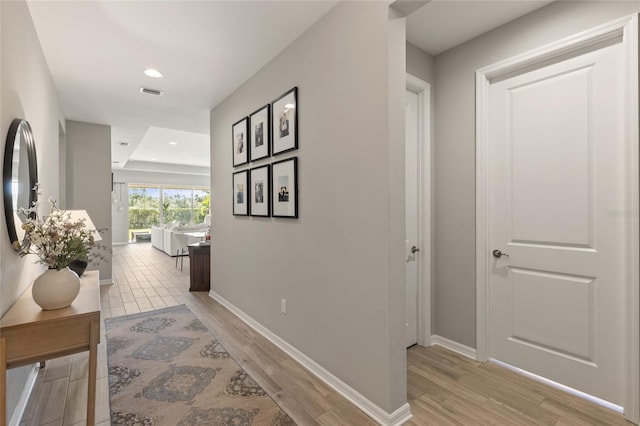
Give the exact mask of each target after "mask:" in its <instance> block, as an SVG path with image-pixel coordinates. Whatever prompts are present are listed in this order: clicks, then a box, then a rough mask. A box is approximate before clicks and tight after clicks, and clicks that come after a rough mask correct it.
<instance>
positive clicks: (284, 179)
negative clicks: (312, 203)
mask: <svg viewBox="0 0 640 426" xmlns="http://www.w3.org/2000/svg"><path fill="white" fill-rule="evenodd" d="M271 215H272V216H273V217H292V218H297V217H298V158H297V157H293V158H288V159H286V160H282V161H277V162H275V163H273V164H272V165H271Z"/></svg>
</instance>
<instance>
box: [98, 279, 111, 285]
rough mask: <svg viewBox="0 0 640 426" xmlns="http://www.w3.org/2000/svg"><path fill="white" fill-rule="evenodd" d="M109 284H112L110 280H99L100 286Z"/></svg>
mask: <svg viewBox="0 0 640 426" xmlns="http://www.w3.org/2000/svg"><path fill="white" fill-rule="evenodd" d="M109 284H113V280H112V279H111V278H108V279H106V280H100V285H109Z"/></svg>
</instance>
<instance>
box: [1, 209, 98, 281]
mask: <svg viewBox="0 0 640 426" xmlns="http://www.w3.org/2000/svg"><path fill="white" fill-rule="evenodd" d="M49 203H50V205H51V212H50V214H49V215H48V216H46V217H44V218H39V217H37V215H34V214H33V212H35V211H36V208H37V205H36V206H34V207H32V208H30V209H27V213H29V214H27V217H28V218H29V219H27V220H26V222H24V223H23V224H22V229H23V230H24V231H25V238H26V241H25V244H23V245H22V246H21V245H20V242H18V241H17V242H15V243H14V247H15V248H16V250H18V251H19V254H20V256H26V255H28V254H34V255H36V256H38V257H39V258H40V260H39V261H38V262H39V263H42V264H45V265H47V266H48V267H49V269H63V268H65V267H67V266H68V265H69V263H70V262H72V261H74V260H78V259H87V260H93V261H94V262H96V263H99V261H101V260H104V259H105V256H104V255H103V254H102V251H104V247H102V246H101V245H100V244H98V243H97V242H96V241H95V239H94V235H93V233H94V232H95V231H98V230H93V229H88V228H87V225H86V224H85V220H84V219H78V220H73V219H72V218H71V213H69V212H66V211H64V210H60V209H58V208H57V207H56V200H55V199H53V198H50V199H49ZM92 248H98V249H100V250H98V251H95V250H94V251H91V249H92Z"/></svg>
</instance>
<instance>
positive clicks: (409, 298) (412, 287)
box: [405, 90, 420, 347]
mask: <svg viewBox="0 0 640 426" xmlns="http://www.w3.org/2000/svg"><path fill="white" fill-rule="evenodd" d="M406 93H407V94H406V119H405V139H406V144H405V156H406V164H405V173H406V176H405V203H406V208H405V227H406V233H405V235H406V242H405V247H406V251H405V268H406V271H405V279H406V313H407V318H406V320H407V321H406V328H407V340H406V343H407V347H409V346H411V345H415V344H416V343H417V342H418V261H419V256H418V254H419V252H418V251H416V249H418V217H419V214H418V158H419V156H418V152H419V150H418V126H419V123H420V122H419V116H418V114H419V108H418V95H417V94H416V93H414V92H412V91H410V90H407V91H406ZM414 247H415V248H414ZM412 248H413V250H412Z"/></svg>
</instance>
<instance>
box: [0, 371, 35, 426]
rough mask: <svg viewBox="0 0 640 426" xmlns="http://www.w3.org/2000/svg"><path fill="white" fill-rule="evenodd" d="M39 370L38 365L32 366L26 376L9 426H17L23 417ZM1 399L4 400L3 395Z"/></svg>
mask: <svg viewBox="0 0 640 426" xmlns="http://www.w3.org/2000/svg"><path fill="white" fill-rule="evenodd" d="M39 370H40V365H39V364H33V365H32V367H31V371H30V372H29V376H27V380H26V382H25V385H24V388H22V393H21V394H20V399H18V404H17V405H16V408H15V410H13V414H12V415H11V419H10V420H9V426H18V425H19V424H20V422H21V421H22V416H24V411H25V410H26V409H27V403H28V402H29V397H30V396H31V392H33V387H34V386H35V385H36V380H37V378H38V371H39ZM3 398H4V395H3Z"/></svg>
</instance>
